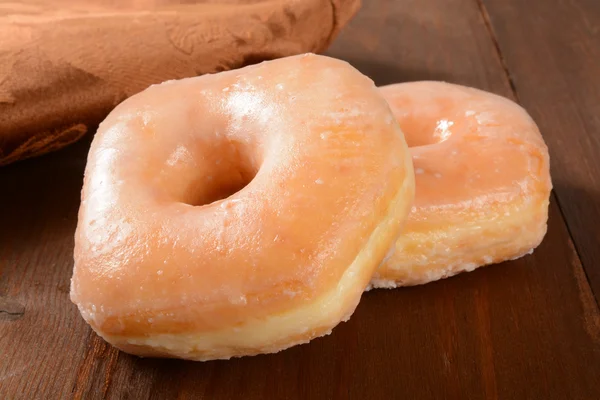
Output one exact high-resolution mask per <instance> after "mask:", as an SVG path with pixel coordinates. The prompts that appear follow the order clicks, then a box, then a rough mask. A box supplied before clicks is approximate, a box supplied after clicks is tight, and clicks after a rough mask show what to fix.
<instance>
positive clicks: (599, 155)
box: [0, 0, 600, 399]
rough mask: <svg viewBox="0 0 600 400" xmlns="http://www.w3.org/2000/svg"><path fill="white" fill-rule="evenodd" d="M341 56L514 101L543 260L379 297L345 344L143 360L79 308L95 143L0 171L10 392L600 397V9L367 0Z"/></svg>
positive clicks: (539, 3) (2, 368) (0, 361)
mask: <svg viewBox="0 0 600 400" xmlns="http://www.w3.org/2000/svg"><path fill="white" fill-rule="evenodd" d="M328 54H329V55H332V56H335V57H338V58H342V59H345V60H348V61H350V62H351V63H352V64H353V65H355V66H356V67H357V68H358V69H360V70H361V71H363V72H364V73H365V74H367V75H369V76H371V77H372V78H373V79H374V80H375V81H376V83H378V84H387V83H392V82H400V81H413V80H422V79H436V80H446V81H450V82H456V83H461V84H467V85H471V86H474V87H478V88H481V89H485V90H489V91H492V92H495V93H498V94H501V95H504V96H506V97H509V98H512V99H515V100H517V101H519V102H520V103H521V104H522V105H523V106H524V107H525V108H526V109H527V110H528V111H529V112H530V113H531V115H532V116H533V118H534V119H535V120H536V121H537V123H538V125H539V127H540V129H541V131H542V133H543V135H544V137H545V139H546V142H547V143H548V146H549V148H550V155H551V162H552V176H553V181H554V187H555V189H554V193H553V196H552V201H551V206H550V221H549V229H548V234H547V236H546V238H545V240H544V242H543V243H542V245H541V246H540V247H539V248H538V249H537V251H536V252H535V253H534V254H533V255H531V256H527V257H525V258H522V259H520V260H517V261H512V262H507V263H503V264H499V265H495V266H491V267H487V268H483V269H480V270H477V271H475V272H473V273H469V274H463V275H460V276H457V277H454V278H450V279H447V280H443V281H440V282H435V283H432V284H428V285H425V286H420V287H412V288H403V289H397V290H378V291H372V292H369V293H367V294H365V295H364V296H363V300H362V301H361V303H360V305H359V307H358V309H357V311H356V313H355V314H354V316H353V317H352V318H351V319H350V321H349V322H347V323H343V324H341V325H340V326H338V327H337V328H336V329H335V330H334V331H333V333H332V335H330V336H327V337H325V338H321V339H317V340H314V341H313V342H311V343H310V344H307V345H303V346H298V347H295V348H292V349H290V350H287V351H283V352H281V353H279V354H275V355H264V356H257V357H250V358H242V359H235V360H230V361H216V362H206V363H194V362H185V361H179V360H155V359H140V358H136V357H132V356H129V355H127V354H124V353H120V352H118V351H117V350H115V349H114V348H112V347H110V346H109V345H107V344H106V343H105V342H103V341H102V340H101V339H100V338H99V337H98V336H96V335H95V334H94V333H93V332H92V331H91V330H90V328H89V327H88V326H87V325H86V324H85V323H84V321H83V319H82V318H81V317H80V316H79V314H78V312H77V309H76V308H75V306H73V305H72V304H71V303H70V301H69V296H68V291H69V279H70V277H71V271H72V267H73V259H72V251H73V233H74V230H75V225H76V216H77V209H78V206H79V192H80V189H81V184H82V174H83V169H84V166H85V160H86V155H87V149H88V146H89V143H90V140H91V138H89V137H88V138H87V139H85V140H83V141H81V142H80V143H78V144H76V145H74V146H72V147H70V148H67V149H66V150H63V151H60V152H58V153H55V154H51V155H48V156H45V157H42V158H39V159H34V160H30V161H26V162H21V163H17V164H15V165H12V166H9V167H5V168H2V169H0V274H1V275H0V399H13V398H24V399H34V398H40V399H43V398H54V399H59V398H60V399H65V398H72V397H73V398H86V399H88V398H89V399H95V398H110V399H126V398H128V399H145V398H152V399H166V398H190V399H235V398H240V399H393V398H403V399H404V398H406V399H444V398H448V399H598V398H600V312H599V308H598V304H599V303H598V300H599V299H600V1H598V0H528V1H522V0H396V1H384V0H379V1H375V0H372V1H369V0H366V1H365V4H364V6H363V8H362V10H361V11H360V12H359V14H358V15H357V17H356V18H355V19H354V20H353V21H352V23H351V24H350V25H349V26H348V27H347V28H346V30H345V31H344V32H343V33H342V35H341V36H340V37H339V38H338V40H337V41H336V42H335V44H334V45H333V46H332V48H331V49H330V50H329V51H328Z"/></svg>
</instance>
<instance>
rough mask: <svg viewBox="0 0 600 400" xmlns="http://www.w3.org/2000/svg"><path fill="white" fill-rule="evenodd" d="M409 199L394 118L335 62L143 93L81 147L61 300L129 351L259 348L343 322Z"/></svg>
mask: <svg viewBox="0 0 600 400" xmlns="http://www.w3.org/2000/svg"><path fill="white" fill-rule="evenodd" d="M413 193H414V173H413V169H412V162H411V158H410V154H409V152H408V147H407V145H406V143H405V141H404V138H403V136H402V133H401V131H400V128H399V126H398V124H397V122H396V120H395V119H394V118H393V114H392V113H391V111H390V109H389V107H388V105H387V103H386V102H385V100H384V99H383V98H382V96H381V95H380V94H379V91H378V90H377V88H376V87H375V86H374V85H373V83H372V81H371V80H369V79H368V78H366V77H365V76H363V75H362V74H360V73H359V72H358V71H356V70H355V69H354V68H352V67H350V66H349V65H348V64H347V63H345V62H342V61H338V60H334V59H331V58H327V57H323V56H316V55H303V56H297V57H289V58H285V59H280V60H276V61H271V62H266V63H262V64H259V65H255V66H251V67H247V68H243V69H239V70H235V71H230V72H223V73H219V74H216V75H211V76H202V77H197V78H190V79H184V80H180V81H171V82H166V83H163V84H161V85H156V86H152V87H150V88H149V89H147V90H145V91H143V92H141V93H139V94H137V95H135V96H133V97H131V98H129V99H128V100H126V101H125V102H123V103H122V104H121V105H119V106H118V107H117V108H116V109H115V110H114V111H113V112H112V113H111V114H110V115H109V116H108V117H107V119H106V120H105V121H104V122H103V123H102V124H101V126H100V128H99V130H98V133H97V134H96V136H95V138H94V140H93V143H92V146H91V149H90V152H89V156H88V163H87V166H86V171H85V179H84V186H83V190H82V200H81V207H80V211H79V218H78V225H77V230H76V234H75V250H74V259H75V266H74V273H73V278H72V281H71V299H72V301H73V302H74V303H75V304H76V305H77V306H78V308H79V310H80V312H81V314H82V316H83V317H84V319H85V320H86V321H87V322H88V323H89V324H90V325H91V327H92V328H93V329H94V330H95V331H96V332H97V333H98V334H99V335H100V336H102V337H103V338H104V339H105V340H106V341H108V342H109V343H111V344H113V345H114V346H116V347H117V348H119V349H122V350H124V351H126V352H128V353H132V354H136V355H141V356H157V357H178V358H185V359H192V360H209V359H226V358H230V357H235V356H244V355H253V354H258V353H270V352H276V351H279V350H282V349H285V348H287V347H290V346H293V345H295V344H300V343H305V342H307V341H309V340H310V339H312V338H315V337H318V336H321V335H325V334H328V333H329V332H330V331H331V329H332V328H333V327H335V326H336V325H337V324H338V323H339V322H340V321H344V320H347V319H348V318H349V317H350V315H351V314H352V312H353V311H354V309H355V307H356V305H357V304H358V301H359V299H360V297H361V294H362V292H363V291H364V289H365V288H366V286H367V285H368V283H369V280H370V279H371V276H372V274H373V272H374V270H375V269H376V268H377V266H378V265H379V264H380V263H381V261H382V260H383V259H384V256H385V255H386V253H387V252H388V250H389V248H390V247H391V246H392V245H393V243H394V241H395V240H396V239H397V237H398V235H399V233H400V229H401V225H402V223H403V221H404V220H405V219H406V216H407V215H408V212H409V210H410V205H411V203H412V200H413Z"/></svg>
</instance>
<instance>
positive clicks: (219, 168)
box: [182, 141, 260, 206]
mask: <svg viewBox="0 0 600 400" xmlns="http://www.w3.org/2000/svg"><path fill="white" fill-rule="evenodd" d="M254 154H255V151H253V149H249V148H248V145H245V144H240V143H236V142H231V141H223V142H221V143H219V144H217V145H216V147H213V148H212V149H211V151H209V152H203V154H202V155H201V160H200V161H198V162H197V163H196V165H197V166H198V167H199V168H197V170H196V174H195V177H194V179H193V180H192V182H191V183H190V185H189V186H188V188H187V190H186V191H185V195H184V199H183V200H182V202H183V203H186V204H189V205H191V206H203V205H206V204H211V203H214V202H215V201H219V200H224V199H227V198H228V197H231V196H232V195H234V194H236V193H238V192H239V191H240V190H242V189H244V188H245V187H246V186H248V184H250V182H252V180H253V179H254V177H255V176H256V174H257V173H258V169H259V167H260V160H258V161H257V160H256V159H255V157H254V156H253V155H254ZM198 164H199V165H198Z"/></svg>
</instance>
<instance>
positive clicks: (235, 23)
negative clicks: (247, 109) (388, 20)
mask: <svg viewBox="0 0 600 400" xmlns="http://www.w3.org/2000/svg"><path fill="white" fill-rule="evenodd" d="M359 5H360V0H212V1H211V0H204V1H193V0H192V1H190V0H187V1H186V0H179V1H176V0H137V1H136V0H123V1H119V0H96V1H76V0H45V1H44V0H37V1H36V0H25V1H23V0H22V1H14V0H13V1H11V0H8V1H6V0H0V165H5V164H9V163H11V162H14V161H17V160H20V159H24V158H28V157H33V156H37V155H40V154H44V153H47V152H50V151H53V150H57V149H59V148H61V147H64V146H66V145H68V144H70V143H73V142H75V141H76V140H78V139H79V138H81V137H82V136H83V135H84V134H85V133H86V132H87V131H88V129H89V128H90V127H93V126H94V125H95V124H97V123H98V122H100V121H101V120H102V119H103V118H104V117H105V116H106V115H107V114H108V112H110V110H111V109H112V108H114V107H115V106H116V105H117V104H118V103H119V102H121V101H122V100H124V99H125V98H127V97H128V96H131V95H132V94H134V93H137V92H139V91H140V90H143V89H145V88H146V87H148V86H149V85H150V84H153V83H158V82H162V81H164V80H168V79H179V78H184V77H189V76H196V75H201V74H205V73H214V72H219V71H224V70H228V69H233V68H238V67H241V66H244V65H248V64H252V63H256V62H259V61H263V60H267V59H274V58H278V57H285V56H289V55H293V54H299V53H304V52H315V53H316V52H321V51H323V50H324V49H325V48H326V47H327V46H328V45H329V44H330V43H331V41H332V40H333V38H334V37H335V35H336V34H337V33H338V32H339V30H340V29H341V28H342V26H343V25H344V24H346V22H348V20H349V19H350V18H351V17H352V16H353V14H354V13H355V12H356V11H357V9H358V7H359Z"/></svg>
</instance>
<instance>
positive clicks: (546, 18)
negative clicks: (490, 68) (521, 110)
mask: <svg viewBox="0 0 600 400" xmlns="http://www.w3.org/2000/svg"><path fill="white" fill-rule="evenodd" d="M483 4H484V5H485V7H486V9H487V11H488V14H489V21H490V23H491V27H492V29H493V32H494V34H495V37H496V39H497V43H498V46H499V49H500V51H501V52H502V55H503V57H504V61H505V64H506V67H507V68H508V69H509V70H510V76H511V78H512V80H513V82H514V86H515V90H516V93H517V95H518V97H519V100H520V102H521V103H522V104H523V106H524V107H525V108H527V109H528V110H529V111H530V113H531V114H532V116H533V117H534V119H535V120H536V121H537V123H538V125H539V127H540V129H541V130H542V132H544V135H545V138H546V142H547V143H548V147H549V149H550V157H551V170H552V176H553V180H554V186H555V192H556V195H557V197H558V201H559V203H560V207H561V209H562V211H563V212H564V215H565V219H566V221H567V225H568V227H569V229H570V231H571V233H572V235H573V238H574V239H575V243H576V247H577V250H578V252H579V254H580V256H581V260H582V262H583V266H584V267H585V270H586V273H587V276H588V278H589V280H590V282H591V285H592V288H593V290H594V293H595V295H596V299H600V229H599V227H600V2H599V1H597V0H568V1H552V7H549V6H548V1H547V0H531V1H527V2H523V1H520V0H483Z"/></svg>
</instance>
